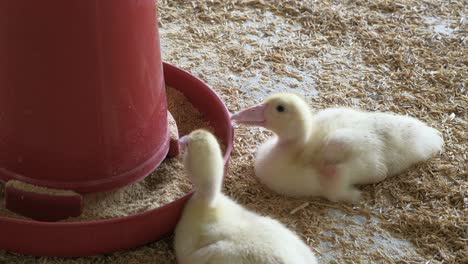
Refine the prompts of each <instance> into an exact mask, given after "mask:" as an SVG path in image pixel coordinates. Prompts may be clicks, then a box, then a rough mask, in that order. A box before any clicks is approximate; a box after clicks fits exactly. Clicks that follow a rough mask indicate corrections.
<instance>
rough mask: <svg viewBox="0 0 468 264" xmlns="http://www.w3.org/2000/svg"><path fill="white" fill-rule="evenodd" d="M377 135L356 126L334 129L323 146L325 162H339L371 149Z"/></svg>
mask: <svg viewBox="0 0 468 264" xmlns="http://www.w3.org/2000/svg"><path fill="white" fill-rule="evenodd" d="M374 138H375V136H372V133H370V132H369V131H364V130H359V129H355V128H340V129H337V130H335V131H332V132H331V133H330V134H329V135H328V136H327V137H326V138H325V141H324V143H323V147H322V154H323V159H324V161H325V163H327V164H339V163H342V162H346V161H348V160H349V159H351V158H352V157H353V155H358V154H359V152H360V151H363V150H366V149H369V146H370V145H372V144H373V141H374Z"/></svg>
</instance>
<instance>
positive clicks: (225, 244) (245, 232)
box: [174, 130, 317, 264]
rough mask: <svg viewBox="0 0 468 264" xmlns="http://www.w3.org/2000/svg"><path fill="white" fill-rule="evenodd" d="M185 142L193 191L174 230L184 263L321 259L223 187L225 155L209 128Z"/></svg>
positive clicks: (238, 263) (298, 263)
mask: <svg viewBox="0 0 468 264" xmlns="http://www.w3.org/2000/svg"><path fill="white" fill-rule="evenodd" d="M180 144H181V149H182V150H185V156H184V164H185V168H186V171H187V174H188V175H189V177H190V179H191V181H192V182H193V184H194V194H193V196H192V197H191V198H190V200H189V201H188V202H187V204H186V206H185V208H184V211H183V213H182V217H181V219H180V221H179V222H178V224H177V227H176V230H175V242H174V243H175V246H174V247H175V253H176V257H177V260H178V262H179V263H181V264H189V263H190V264H200V263H207V264H208V263H224V264H229V263H231V264H254V263H256V264H262V263H264V264H267V263H268V264H273V263H278V264H280V263H284V264H287V263H291V264H301V263H303V264H306V263H307V264H314V263H317V261H316V258H315V256H314V254H313V253H312V252H311V250H310V248H309V247H308V246H307V245H306V244H305V243H304V242H303V241H302V240H301V239H300V238H299V237H298V236H297V235H295V234H294V233H293V232H292V231H290V230H289V229H287V228H286V227H285V226H284V225H283V224H281V223H280V222H278V221H276V220H274V219H272V218H269V217H264V216H259V215H257V214H255V213H253V212H251V211H248V210H247V209H245V208H244V207H242V206H241V205H239V204H237V203H236V202H234V201H233V200H231V199H230V198H228V197H227V196H225V195H224V194H223V193H222V192H221V186H222V179H223V175H224V168H223V158H222V155H221V150H220V147H219V144H218V142H217V140H216V138H215V137H214V136H213V135H212V134H211V133H210V132H208V131H205V130H196V131H194V132H192V133H190V134H189V135H188V136H184V137H182V138H181V139H180Z"/></svg>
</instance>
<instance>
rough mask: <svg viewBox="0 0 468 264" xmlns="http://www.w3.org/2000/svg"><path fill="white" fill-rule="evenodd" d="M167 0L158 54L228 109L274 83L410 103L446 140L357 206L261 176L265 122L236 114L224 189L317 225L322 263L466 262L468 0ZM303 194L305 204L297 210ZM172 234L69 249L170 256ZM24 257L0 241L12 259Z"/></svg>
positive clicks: (382, 107) (313, 96) (341, 100)
mask: <svg viewBox="0 0 468 264" xmlns="http://www.w3.org/2000/svg"><path fill="white" fill-rule="evenodd" d="M158 4H159V6H158V10H159V14H160V21H161V28H160V33H161V47H162V52H163V58H164V59H165V60H166V61H168V62H170V63H173V64H175V65H178V66H180V67H182V68H184V69H187V70H188V71H190V72H192V73H194V74H196V75H198V76H200V77H202V78H203V79H205V80H206V81H207V82H208V83H209V84H210V85H211V86H212V87H213V88H214V89H215V90H216V92H217V93H218V94H219V95H220V96H221V98H222V99H223V100H224V101H225V102H226V104H227V105H228V107H229V109H230V110H231V111H232V112H234V111H237V110H239V109H241V108H242V107H245V106H248V105H252V104H254V103H257V102H259V101H260V100H261V99H262V98H263V97H264V96H266V95H268V94H269V93H271V92H272V91H284V90H287V91H295V92H298V93H301V94H303V95H304V96H306V97H307V98H308V100H309V102H310V104H311V105H312V106H313V107H314V108H317V109H321V108H325V107H331V106H335V105H343V106H351V107H358V108H362V109H365V110H371V111H372V110H379V111H394V112H396V113H399V114H409V115H412V116H415V117H417V118H420V119H422V120H423V121H424V122H427V123H428V124H429V125H431V126H433V127H436V128H437V129H439V130H440V131H441V132H442V133H443V136H444V141H445V143H446V145H445V149H444V151H443V153H442V154H441V155H439V156H436V157H434V158H433V159H432V160H430V161H429V162H427V163H424V164H420V165H417V166H414V167H413V168H411V169H410V170H409V171H408V172H406V173H403V174H402V175H400V176H398V177H394V178H391V179H388V180H386V181H384V182H382V183H379V184H374V185H368V186H364V187H361V189H362V190H363V201H362V202H361V203H360V204H358V205H356V206H354V207H351V206H349V205H343V204H336V203H331V202H327V201H324V200H318V199H317V200H314V199H310V200H307V201H304V200H300V199H290V198H285V197H283V196H280V195H277V194H274V193H272V192H270V191H269V190H267V189H266V188H264V187H263V186H262V185H261V184H259V183H258V182H257V181H256V180H255V177H254V173H253V168H252V162H253V157H254V152H255V149H256V146H257V145H258V144H259V143H260V142H263V141H264V140H266V138H267V137H268V136H269V135H270V134H269V133H268V132H266V131H264V130H261V129H257V128H239V129H237V130H236V131H235V139H234V143H235V146H234V150H233V152H232V157H231V160H230V163H229V174H228V176H227V178H226V181H225V186H224V190H225V192H226V194H228V195H229V196H231V197H233V198H235V199H236V200H238V201H239V202H240V203H241V204H244V205H246V206H247V207H248V208H250V209H252V210H255V211H257V212H259V213H261V214H266V215H270V216H272V217H275V218H277V219H279V220H280V221H282V222H283V223H285V224H286V225H287V226H288V227H290V228H292V229H293V230H295V231H296V232H297V233H299V234H300V235H301V236H302V237H303V238H313V240H309V241H308V243H309V244H310V246H311V247H312V248H313V249H316V250H317V251H316V252H320V253H318V255H319V257H320V258H321V259H320V260H319V262H320V263H468V253H467V252H468V245H467V244H468V243H467V241H466V237H467V230H468V228H467V227H468V223H467V218H466V213H467V207H468V205H467V202H466V201H467V200H468V199H467V193H466V190H468V183H467V181H468V180H467V167H468V165H467V164H468V162H467V161H468V154H467V151H466V150H467V149H468V145H467V144H468V143H467V140H466V139H467V136H466V132H465V131H467V130H468V129H467V128H468V118H467V117H468V116H467V115H468V109H467V108H468V95H467V90H466V89H467V88H466V80H467V79H468V76H467V73H468V66H467V65H468V64H467V62H468V48H467V44H468V42H467V38H466V33H467V32H468V24H467V23H466V3H465V2H464V1H461V0H455V1H442V0H426V1H409V0H399V1H391V0H373V1H370V0H354V1H331V0H323V1H310V0H306V1H299V0H271V1H266V0H265V1H262V0H248V1H243V0H242V1H241V0H223V1H221V0H210V1H205V0H190V1H187V0H160V1H158ZM428 18H436V20H437V21H441V20H442V21H448V22H449V24H450V25H449V26H450V28H451V29H453V31H451V33H450V34H439V33H438V32H435V31H434V29H433V28H434V27H433V26H431V25H428V23H427V20H428ZM464 18H465V19H464ZM295 75H296V76H300V77H299V78H295V77H294V76H295ZM291 79H293V80H291ZM293 86H295V87H293ZM254 87H255V88H254ZM444 166H445V167H444ZM304 202H309V205H308V206H307V207H305V208H303V209H301V210H298V211H296V212H295V213H294V214H290V213H291V211H293V210H294V209H296V208H298V207H300V206H301V205H302V204H304ZM337 212H341V213H337ZM338 233H339V235H338ZM171 243H172V241H171V240H170V239H168V240H163V241H161V242H156V243H151V244H149V245H148V246H144V247H140V248H138V249H135V250H129V251H125V252H120V253H115V254H109V255H106V256H99V257H93V258H80V259H76V260H75V259H74V260H67V263H174V257H173V253H172V250H171ZM22 258H24V257H22ZM18 259H21V257H17V256H16V258H15V256H12V255H11V254H7V253H4V254H0V260H5V261H6V262H7V263H12V262H15V261H16V260H18ZM22 260H23V259H21V261H22ZM29 260H30V262H31V263H34V262H35V261H39V263H65V260H63V259H46V258H41V259H40V260H36V259H34V258H30V259H29ZM16 262H19V261H16Z"/></svg>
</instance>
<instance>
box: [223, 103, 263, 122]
mask: <svg viewBox="0 0 468 264" xmlns="http://www.w3.org/2000/svg"><path fill="white" fill-rule="evenodd" d="M266 107H267V105H266V104H258V105H255V106H252V107H249V108H247V109H244V110H242V111H240V112H238V113H236V114H234V115H232V116H231V120H232V121H233V122H235V123H237V124H241V125H247V126H261V127H265V125H266V120H265V110H266Z"/></svg>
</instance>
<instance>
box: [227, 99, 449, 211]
mask: <svg viewBox="0 0 468 264" xmlns="http://www.w3.org/2000/svg"><path fill="white" fill-rule="evenodd" d="M232 120H233V121H234V122H236V123H238V124H244V125H250V126H261V127H264V128H267V129H269V130H271V131H272V132H274V134H275V135H274V136H273V137H272V138H270V139H269V140H268V141H267V142H265V143H263V144H262V145H261V146H260V147H259V149H258V151H257V154H256V159H255V174H256V176H257V177H258V178H259V180H260V181H261V182H262V183H264V184H265V185H266V186H268V187H269V188H271V189H272V190H274V191H276V192H278V193H282V194H284V195H289V196H323V197H325V198H327V199H329V200H332V201H340V200H343V201H349V202H356V201H357V200H358V199H359V197H360V191H359V190H357V189H356V188H355V187H354V186H353V185H355V184H370V183H376V182H380V181H382V180H384V179H385V178H387V177H388V176H393V175H396V174H399V173H401V172H403V171H404V170H406V169H408V168H409V167H410V166H412V165H413V164H415V163H418V162H422V161H425V160H427V159H429V158H430V157H431V156H433V155H434V154H435V153H437V152H439V151H441V149H442V147H443V139H442V137H441V135H440V133H439V132H438V131H437V130H436V129H434V128H431V127H429V126H427V125H426V124H424V123H423V122H421V121H419V120H417V119H415V118H412V117H409V116H402V115H396V114H393V113H383V112H364V111H359V110H354V109H350V108H328V109H325V110H322V111H318V112H316V113H313V112H312V111H311V109H310V107H309V106H308V105H307V103H306V102H305V101H304V100H303V99H302V98H301V97H299V96H297V95H295V94H290V93H279V94H274V95H272V96H270V97H269V98H267V99H266V100H265V101H264V102H263V103H261V104H259V105H256V106H253V107H250V108H248V109H245V110H243V111H241V112H239V113H237V114H234V115H233V116H232Z"/></svg>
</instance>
